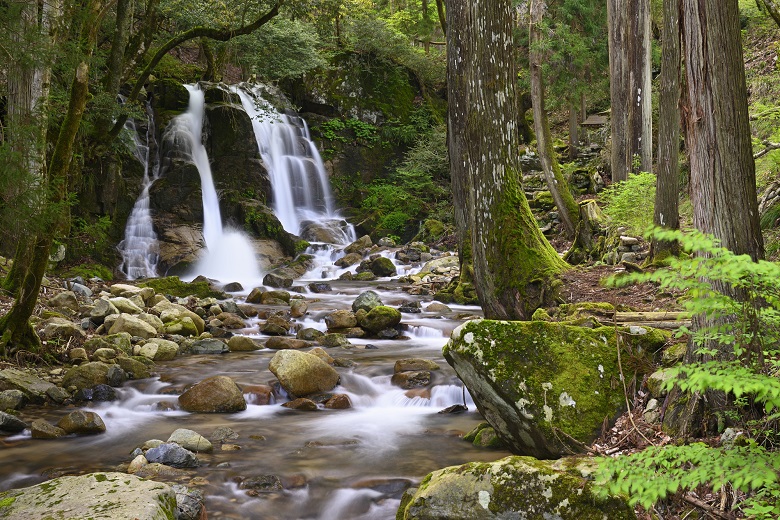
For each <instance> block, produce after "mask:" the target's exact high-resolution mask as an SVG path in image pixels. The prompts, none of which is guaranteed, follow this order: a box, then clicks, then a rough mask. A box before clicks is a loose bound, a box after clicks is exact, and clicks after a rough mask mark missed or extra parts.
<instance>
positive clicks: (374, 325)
mask: <svg viewBox="0 0 780 520" xmlns="http://www.w3.org/2000/svg"><path fill="white" fill-rule="evenodd" d="M399 323H401V313H400V312H398V310H397V309H393V308H392V307H388V306H386V305H379V306H377V307H374V308H373V309H371V310H370V311H368V314H366V316H365V317H364V318H363V319H362V320H360V326H361V327H363V328H364V329H366V330H367V331H369V332H374V333H376V332H379V331H380V330H383V329H388V328H392V327H395V326H396V325H398V324H399Z"/></svg>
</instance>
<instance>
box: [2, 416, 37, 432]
mask: <svg viewBox="0 0 780 520" xmlns="http://www.w3.org/2000/svg"><path fill="white" fill-rule="evenodd" d="M29 427H30V425H28V424H27V423H26V422H24V421H23V420H21V419H19V418H18V417H16V416H15V415H11V414H10V413H6V412H0V432H3V433H20V432H22V431H23V430H24V429H25V428H29Z"/></svg>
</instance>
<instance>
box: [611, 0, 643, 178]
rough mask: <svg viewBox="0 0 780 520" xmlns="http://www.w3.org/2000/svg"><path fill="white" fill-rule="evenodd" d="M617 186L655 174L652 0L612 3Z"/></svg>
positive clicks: (614, 172) (614, 175) (614, 173)
mask: <svg viewBox="0 0 780 520" xmlns="http://www.w3.org/2000/svg"><path fill="white" fill-rule="evenodd" d="M607 16H608V28H609V69H610V102H611V106H612V113H611V115H610V125H611V135H612V157H611V169H612V181H613V182H618V181H623V180H626V178H627V177H628V173H629V172H637V171H640V170H641V171H651V170H652V162H653V150H652V146H653V142H652V106H651V97H650V80H651V77H650V72H651V71H650V4H649V0H608V1H607Z"/></svg>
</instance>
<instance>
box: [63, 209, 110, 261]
mask: <svg viewBox="0 0 780 520" xmlns="http://www.w3.org/2000/svg"><path fill="white" fill-rule="evenodd" d="M110 231H111V217H109V216H108V215H104V216H102V217H98V218H96V219H95V220H92V221H87V220H85V219H83V218H81V217H76V218H74V219H73V223H72V225H71V231H70V234H69V236H68V239H67V255H68V256H67V258H68V259H69V260H70V261H77V262H84V261H87V260H89V259H97V260H100V261H103V262H105V263H111V262H112V260H113V257H112V256H110V254H109V253H108V252H109V251H111V247H110V245H111V243H112V239H111V237H110V236H109V232H110Z"/></svg>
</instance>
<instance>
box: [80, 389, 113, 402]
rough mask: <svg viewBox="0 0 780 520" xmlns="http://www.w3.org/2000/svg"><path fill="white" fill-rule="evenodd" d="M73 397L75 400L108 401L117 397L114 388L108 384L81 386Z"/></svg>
mask: <svg viewBox="0 0 780 520" xmlns="http://www.w3.org/2000/svg"><path fill="white" fill-rule="evenodd" d="M73 398H74V399H75V400H77V401H97V402H110V401H116V400H117V399H118V397H117V394H116V390H114V388H113V387H111V386H108V385H95V387H94V388H82V389H81V390H79V391H77V392H76V394H75V395H74V396H73Z"/></svg>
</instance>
